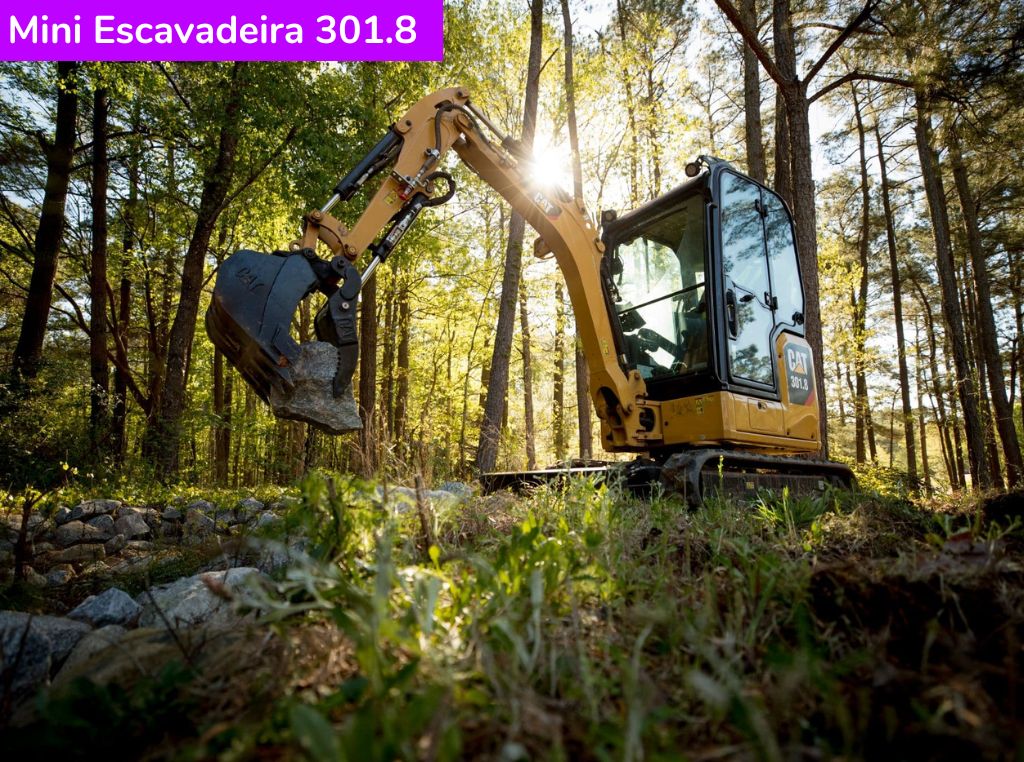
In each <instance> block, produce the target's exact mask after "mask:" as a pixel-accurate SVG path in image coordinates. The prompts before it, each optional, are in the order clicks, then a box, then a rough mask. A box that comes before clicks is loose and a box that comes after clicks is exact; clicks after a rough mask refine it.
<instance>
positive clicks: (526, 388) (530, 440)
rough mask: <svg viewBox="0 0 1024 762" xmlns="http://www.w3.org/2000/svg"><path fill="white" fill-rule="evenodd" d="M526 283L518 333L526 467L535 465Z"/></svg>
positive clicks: (521, 292) (522, 297) (520, 294)
mask: <svg viewBox="0 0 1024 762" xmlns="http://www.w3.org/2000/svg"><path fill="white" fill-rule="evenodd" d="M526 300H527V296H526V283H525V282H524V283H522V284H521V286H520V289H519V335H520V337H521V339H522V342H523V426H524V428H525V429H526V469H527V470H528V471H532V470H533V469H535V468H536V467H537V445H536V437H535V434H534V430H533V357H532V352H531V349H530V318H529V312H528V310H527V301H526Z"/></svg>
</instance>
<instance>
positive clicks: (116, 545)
mask: <svg viewBox="0 0 1024 762" xmlns="http://www.w3.org/2000/svg"><path fill="white" fill-rule="evenodd" d="M127 544H128V540H127V539H125V536H124V535H123V534H115V535H114V536H113V537H111V538H110V539H109V540H107V541H106V542H105V543H103V550H105V551H106V553H107V555H108V556H113V555H116V554H118V553H120V552H121V551H122V550H123V549H124V546H125V545H127Z"/></svg>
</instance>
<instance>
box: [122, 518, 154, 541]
mask: <svg viewBox="0 0 1024 762" xmlns="http://www.w3.org/2000/svg"><path fill="white" fill-rule="evenodd" d="M114 528H115V530H116V531H117V533H118V534H123V535H124V537H125V539H126V540H132V539H134V538H136V537H148V536H149V534H150V533H151V532H152V531H153V530H152V529H150V526H149V524H147V523H146V520H145V519H144V518H143V517H142V515H141V514H138V513H125V514H123V515H122V516H121V518H119V519H118V520H117V521H116V522H114Z"/></svg>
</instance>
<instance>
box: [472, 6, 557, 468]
mask: <svg viewBox="0 0 1024 762" xmlns="http://www.w3.org/2000/svg"><path fill="white" fill-rule="evenodd" d="M543 33H544V2H543V0H531V3H530V53H529V58H528V62H527V67H526V95H525V104H524V106H523V134H522V139H521V143H522V147H523V150H524V151H525V152H526V153H530V152H531V151H532V150H533V138H534V133H535V132H536V124H537V101H538V96H539V94H540V56H541V44H542V42H543ZM525 232H526V221H525V220H524V219H523V218H522V216H521V215H520V214H519V213H518V212H513V213H512V218H511V220H510V221H509V231H508V244H507V246H506V248H505V267H504V271H503V274H502V279H501V300H500V301H499V303H498V325H497V328H496V329H495V335H494V352H493V354H492V356H491V369H490V378H489V379H488V383H487V405H486V407H485V408H484V416H483V421H482V423H481V426H480V444H479V447H478V448H477V462H476V465H477V468H478V469H480V470H481V471H484V472H486V471H491V470H493V469H494V464H495V463H496V462H497V460H498V440H499V438H500V436H499V435H500V431H501V421H502V419H503V418H504V415H505V404H506V401H507V400H506V397H507V394H508V374H509V358H510V357H511V354H512V338H513V333H514V330H515V318H516V306H517V304H518V301H519V298H518V297H519V276H520V271H521V269H522V260H523V236H524V234H525Z"/></svg>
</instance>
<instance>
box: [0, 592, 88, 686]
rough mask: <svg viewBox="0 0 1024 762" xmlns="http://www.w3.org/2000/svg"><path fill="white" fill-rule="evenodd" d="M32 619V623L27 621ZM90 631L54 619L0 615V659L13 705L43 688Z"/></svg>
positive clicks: (16, 613)
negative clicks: (53, 672) (8, 681)
mask: <svg viewBox="0 0 1024 762" xmlns="http://www.w3.org/2000/svg"><path fill="white" fill-rule="evenodd" d="M30 619H31V621H30ZM88 631H89V625H87V624H82V623H81V622H76V621H74V620H73V619H64V618H62V617H55V616H31V615H30V614H26V613H25V612H23V611H0V659H2V660H3V674H4V676H5V678H6V677H7V676H8V675H9V676H10V679H11V692H12V694H13V696H12V697H13V698H14V700H15V701H18V700H20V699H22V698H25V697H26V696H28V695H30V694H31V693H33V692H34V691H35V690H36V689H37V688H39V687H41V686H42V685H45V684H46V683H47V682H48V681H49V678H50V672H51V669H52V668H54V667H57V666H59V665H60V664H62V663H63V662H64V660H65V659H66V658H67V656H68V654H70V653H71V651H72V649H74V647H75V646H76V645H77V644H78V641H79V640H81V639H82V636H83V635H85V634H86V633H87V632H88Z"/></svg>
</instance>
